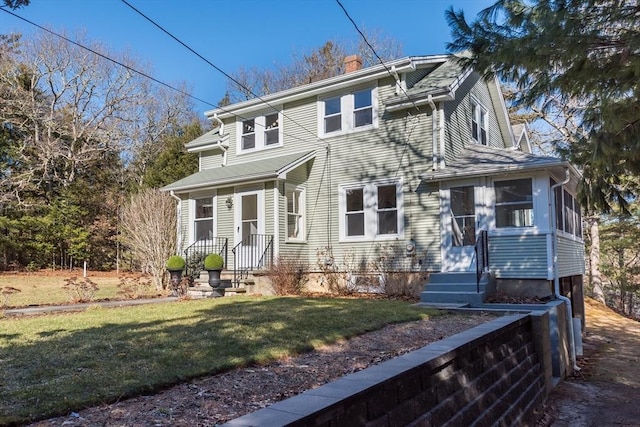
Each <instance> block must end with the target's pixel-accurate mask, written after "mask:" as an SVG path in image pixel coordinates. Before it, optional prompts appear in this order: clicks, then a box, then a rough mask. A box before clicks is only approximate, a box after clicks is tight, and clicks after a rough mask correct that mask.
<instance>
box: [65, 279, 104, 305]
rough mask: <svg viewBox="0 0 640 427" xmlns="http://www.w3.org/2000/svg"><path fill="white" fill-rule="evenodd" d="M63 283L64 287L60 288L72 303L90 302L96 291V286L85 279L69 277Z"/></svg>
mask: <svg viewBox="0 0 640 427" xmlns="http://www.w3.org/2000/svg"><path fill="white" fill-rule="evenodd" d="M64 282H65V285H64V286H63V287H62V288H63V289H64V290H66V291H67V292H68V293H69V295H70V296H71V301H72V302H74V303H78V302H89V301H91V300H92V299H93V297H94V296H95V294H96V291H97V290H98V285H97V284H96V283H94V282H92V281H91V279H88V278H86V277H85V278H84V279H79V278H78V277H70V278H68V279H65V280H64Z"/></svg>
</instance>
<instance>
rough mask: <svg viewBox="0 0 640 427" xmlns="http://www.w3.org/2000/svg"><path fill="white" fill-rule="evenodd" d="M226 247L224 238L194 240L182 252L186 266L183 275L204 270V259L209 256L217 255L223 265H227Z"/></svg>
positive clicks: (226, 242)
mask: <svg viewBox="0 0 640 427" xmlns="http://www.w3.org/2000/svg"><path fill="white" fill-rule="evenodd" d="M227 246H228V239H227V238H226V237H206V238H202V239H200V240H196V241H195V242H193V243H192V244H191V245H190V246H188V247H187V248H186V249H185V250H184V256H185V260H186V261H187V266H186V270H185V275H186V276H189V275H190V274H192V273H195V272H199V271H202V270H204V259H205V257H206V256H207V255H209V254H218V255H220V256H222V259H224V265H227Z"/></svg>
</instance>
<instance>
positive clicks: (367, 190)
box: [340, 181, 404, 240]
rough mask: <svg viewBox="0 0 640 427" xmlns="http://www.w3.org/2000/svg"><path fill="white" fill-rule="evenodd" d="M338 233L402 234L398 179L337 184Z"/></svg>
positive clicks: (355, 236)
mask: <svg viewBox="0 0 640 427" xmlns="http://www.w3.org/2000/svg"><path fill="white" fill-rule="evenodd" d="M340 198H341V200H340V209H341V217H342V221H341V223H340V235H341V237H342V238H343V239H346V240H362V239H374V238H376V237H397V236H399V235H401V234H402V230H403V225H404V224H403V214H402V183H401V182H399V181H398V182H389V181H387V182H384V183H371V184H360V185H353V186H344V187H341V188H340Z"/></svg>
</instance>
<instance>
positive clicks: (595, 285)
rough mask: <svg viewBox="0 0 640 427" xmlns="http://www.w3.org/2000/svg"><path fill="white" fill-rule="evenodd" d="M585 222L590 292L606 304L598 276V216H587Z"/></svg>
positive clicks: (600, 279)
mask: <svg viewBox="0 0 640 427" xmlns="http://www.w3.org/2000/svg"><path fill="white" fill-rule="evenodd" d="M587 223H588V224H589V236H590V238H591V247H590V250H589V266H590V268H591V277H590V279H591V283H590V285H591V292H592V295H593V298H595V299H596V300H598V301H600V302H601V303H602V304H606V301H605V299H604V291H603V290H602V277H601V276H600V228H599V225H600V221H599V219H598V217H596V216H592V217H589V218H587Z"/></svg>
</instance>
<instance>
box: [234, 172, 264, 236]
mask: <svg viewBox="0 0 640 427" xmlns="http://www.w3.org/2000/svg"><path fill="white" fill-rule="evenodd" d="M264 193H265V188H264V184H263V185H262V186H249V187H247V186H243V187H234V189H233V196H234V200H233V229H234V230H233V231H234V233H233V241H234V246H235V245H237V244H238V243H240V241H241V240H242V238H241V236H242V211H241V208H242V196H250V195H253V194H255V195H257V200H256V206H257V212H256V215H257V217H258V218H257V222H258V229H257V234H265V201H264V200H265V197H264V196H265V194H264Z"/></svg>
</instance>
